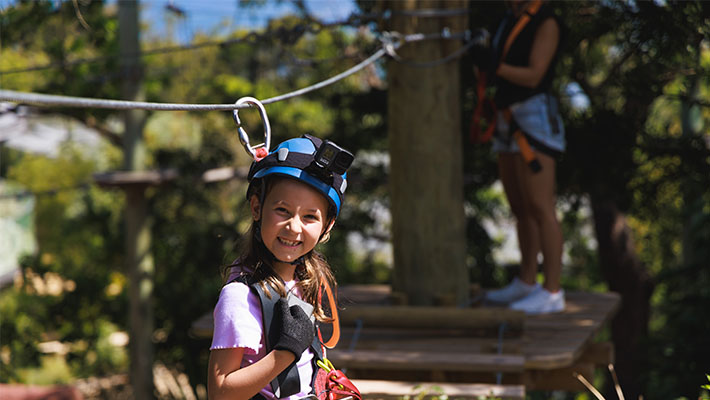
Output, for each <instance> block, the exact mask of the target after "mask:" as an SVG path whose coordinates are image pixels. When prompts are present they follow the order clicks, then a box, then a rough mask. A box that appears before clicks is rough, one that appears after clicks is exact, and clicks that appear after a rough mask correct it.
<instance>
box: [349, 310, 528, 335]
mask: <svg viewBox="0 0 710 400" xmlns="http://www.w3.org/2000/svg"><path fill="white" fill-rule="evenodd" d="M358 320H360V321H362V323H363V325H364V326H368V327H378V328H379V327H385V328H398V329H432V328H435V329H476V330H479V329H482V328H490V327H495V328H497V327H498V326H499V325H501V324H506V325H507V329H509V330H511V331H522V330H523V324H524V321H525V314H524V313H523V312H521V311H515V310H510V309H507V308H454V307H408V306H387V307H384V306H349V307H346V308H345V309H343V310H341V311H340V323H341V324H342V325H355V323H356V321H358Z"/></svg>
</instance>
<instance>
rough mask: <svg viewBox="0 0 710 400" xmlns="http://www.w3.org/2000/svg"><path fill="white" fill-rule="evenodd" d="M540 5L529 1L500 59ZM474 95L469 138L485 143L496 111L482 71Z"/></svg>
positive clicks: (494, 127) (538, 2) (489, 135)
mask: <svg viewBox="0 0 710 400" xmlns="http://www.w3.org/2000/svg"><path fill="white" fill-rule="evenodd" d="M541 6H542V0H533V2H532V3H530V5H529V6H528V8H527V9H526V10H525V13H524V14H523V15H522V16H521V17H520V19H519V20H518V22H517V23H516V24H515V26H514V27H513V29H512V30H511V31H510V34H509V35H508V38H507V39H506V41H505V45H504V46H503V51H502V52H501V55H500V58H499V60H500V61H503V59H504V58H505V56H506V55H507V54H508V51H509V50H510V46H512V45H513V42H514V41H515V38H517V37H518V35H519V34H520V32H521V31H522V30H523V28H525V25H527V24H528V22H530V18H531V17H532V16H533V15H535V14H537V12H538V11H539V10H540V7H541ZM476 96H477V97H478V103H477V104H476V108H475V109H474V110H473V116H472V117H471V129H470V132H469V140H470V141H471V142H472V143H485V142H487V141H489V140H490V139H491V137H492V136H493V132H495V129H496V114H497V112H496V107H495V103H493V100H491V99H490V98H488V97H487V96H486V73H485V72H483V71H481V72H480V73H479V74H478V85H477V88H476ZM486 102H489V103H490V105H491V109H492V112H491V113H490V115H491V117H490V118H488V119H489V120H488V121H486V122H487V123H488V126H487V127H486V131H485V132H483V134H481V117H482V116H483V112H484V106H485V103H486ZM509 121H510V120H509Z"/></svg>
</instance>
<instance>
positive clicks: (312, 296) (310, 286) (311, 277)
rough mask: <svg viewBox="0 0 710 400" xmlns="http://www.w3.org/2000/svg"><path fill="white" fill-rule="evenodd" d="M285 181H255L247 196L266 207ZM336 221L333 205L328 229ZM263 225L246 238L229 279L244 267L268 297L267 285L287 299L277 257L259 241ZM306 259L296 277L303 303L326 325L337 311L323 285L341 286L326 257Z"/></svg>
mask: <svg viewBox="0 0 710 400" xmlns="http://www.w3.org/2000/svg"><path fill="white" fill-rule="evenodd" d="M283 179H289V178H286V177H282V176H274V175H270V176H267V177H265V178H263V179H262V180H261V181H260V182H252V184H251V185H250V186H249V190H248V192H247V195H248V197H249V198H251V196H257V198H258V199H259V203H260V204H263V202H264V199H265V198H266V195H267V194H268V193H269V192H270V191H271V189H272V188H273V187H274V186H275V185H276V183H278V182H280V181H281V180H283ZM329 204H330V202H329ZM333 218H335V208H334V207H333V206H330V207H328V212H327V217H326V223H325V224H324V226H328V225H329V223H330V221H331V220H332V219H333ZM259 224H260V222H259V221H252V223H251V227H250V228H249V232H248V233H247V235H246V240H245V241H244V243H243V251H242V256H241V257H239V259H237V260H236V261H235V262H234V263H232V264H231V265H228V266H226V267H225V271H224V272H226V274H225V279H226V276H227V275H228V274H229V271H230V270H231V267H241V268H243V270H244V272H243V273H246V274H251V277H252V279H253V280H254V281H255V282H258V284H259V285H261V286H262V288H263V289H264V292H265V293H266V294H267V295H269V291H268V290H266V285H269V286H270V287H271V288H273V289H274V290H275V291H276V293H278V294H279V296H281V297H284V298H285V297H286V295H287V293H286V287H285V286H284V283H283V281H282V280H281V278H280V277H279V276H278V275H277V274H276V272H275V271H274V269H273V268H272V264H271V263H272V259H273V258H272V257H271V256H270V255H269V254H268V250H267V249H266V246H264V244H263V243H261V241H260V240H259V238H257V235H259V234H260V229H259V226H258V225H259ZM327 237H328V234H325V235H323V236H322V237H321V240H320V242H321V243H323V242H325V241H327V239H328V238H327ZM302 260H303V263H301V264H299V265H297V266H296V277H297V278H298V283H297V285H298V287H299V288H300V290H301V293H302V295H303V300H305V301H306V302H308V303H309V304H312V305H313V315H314V316H315V318H316V319H317V320H318V321H321V322H326V323H330V322H333V318H332V312H333V310H330V313H327V310H326V308H327V307H324V305H323V301H325V299H324V298H323V299H322V297H325V295H324V294H323V292H324V291H325V289H323V288H322V285H324V284H327V285H329V286H330V287H331V289H333V292H334V293H335V292H336V287H337V283H336V281H335V277H334V276H333V273H332V271H331V268H330V265H329V264H328V262H327V261H326V259H325V257H324V256H323V255H322V254H320V253H319V252H317V251H316V250H315V249H313V250H311V251H310V252H308V253H307V254H305V255H304V256H303V257H302ZM326 303H327V301H326ZM328 314H330V315H328Z"/></svg>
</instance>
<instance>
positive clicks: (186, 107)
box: [0, 48, 387, 111]
mask: <svg viewBox="0 0 710 400" xmlns="http://www.w3.org/2000/svg"><path fill="white" fill-rule="evenodd" d="M386 54H387V51H386V50H385V49H384V48H382V49H380V50H378V51H377V52H375V54H373V55H371V56H370V57H368V58H367V59H366V60H364V61H362V62H361V63H359V64H357V65H355V66H354V67H352V68H350V69H348V70H347V71H344V72H342V73H340V74H338V75H335V76H333V77H331V78H329V79H326V80H325V81H322V82H318V83H316V84H314V85H311V86H308V87H305V88H302V89H299V90H296V91H294V92H290V93H286V94H283V95H280V96H276V97H272V98H269V99H265V100H263V101H262V103H263V104H270V103H275V102H277V101H281V100H286V99H289V98H292V97H295V96H300V95H302V94H305V93H308V92H311V91H314V90H317V89H320V88H322V87H324V86H328V85H330V84H332V83H334V82H337V81H338V80H340V79H343V78H345V77H347V76H349V75H352V74H354V73H356V72H358V71H360V70H361V69H363V68H365V67H367V66H368V65H370V64H372V63H373V62H375V61H377V60H378V59H379V58H381V57H382V56H384V55H386ZM0 100H2V101H11V102H16V103H25V104H33V105H39V106H61V107H79V108H108V109H114V110H127V109H138V110H151V111H231V110H236V109H242V108H248V107H249V106H248V105H243V106H239V107H237V106H235V105H234V104H183V103H152V102H145V101H128V100H109V99H91V98H87V97H72V96H60V95H54V94H40V93H26V92H17V91H13V90H0Z"/></svg>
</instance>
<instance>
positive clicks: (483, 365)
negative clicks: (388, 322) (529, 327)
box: [328, 349, 525, 372]
mask: <svg viewBox="0 0 710 400" xmlns="http://www.w3.org/2000/svg"><path fill="white" fill-rule="evenodd" d="M328 359H330V360H331V361H332V362H333V364H335V365H337V366H338V368H363V369H365V368H367V369H381V370H389V369H393V370H428V371H432V370H441V371H472V372H475V371H498V372H521V371H523V365H524V362H525V360H524V358H523V356H522V355H519V354H472V353H461V352H459V353H439V352H427V351H424V350H422V351H379V350H358V351H355V352H348V351H343V350H337V349H333V350H330V351H329V352H328Z"/></svg>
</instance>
